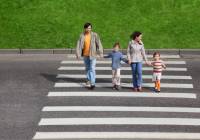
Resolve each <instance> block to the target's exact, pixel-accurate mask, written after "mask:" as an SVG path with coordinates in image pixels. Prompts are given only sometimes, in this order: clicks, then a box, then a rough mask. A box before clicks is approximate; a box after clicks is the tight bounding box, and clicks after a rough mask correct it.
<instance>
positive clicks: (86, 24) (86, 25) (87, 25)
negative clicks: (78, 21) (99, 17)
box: [84, 22, 92, 29]
mask: <svg viewBox="0 0 200 140" xmlns="http://www.w3.org/2000/svg"><path fill="white" fill-rule="evenodd" d="M89 26H91V27H92V24H91V23H89V22H87V23H85V24H84V29H86V28H88V27H89Z"/></svg>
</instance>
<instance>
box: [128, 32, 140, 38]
mask: <svg viewBox="0 0 200 140" xmlns="http://www.w3.org/2000/svg"><path fill="white" fill-rule="evenodd" d="M141 34H142V33H141V32H139V31H135V32H133V33H132V34H131V36H130V37H131V39H135V38H136V37H138V36H140V35H141Z"/></svg>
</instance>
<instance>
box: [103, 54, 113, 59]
mask: <svg viewBox="0 0 200 140" xmlns="http://www.w3.org/2000/svg"><path fill="white" fill-rule="evenodd" d="M111 57H112V54H111V53H109V54H108V55H105V56H104V58H111Z"/></svg>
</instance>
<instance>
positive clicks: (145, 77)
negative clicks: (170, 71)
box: [56, 74, 192, 80]
mask: <svg viewBox="0 0 200 140" xmlns="http://www.w3.org/2000/svg"><path fill="white" fill-rule="evenodd" d="M120 77H121V78H128V79H132V75H121V76H120ZM56 78H86V75H83V74H76V75H72V74H58V75H57V76H56ZM96 78H103V79H106V78H110V79H111V78H112V75H100V74H98V75H96ZM142 78H143V79H152V75H142ZM162 79H185V80H189V79H192V77H191V76H176V75H162Z"/></svg>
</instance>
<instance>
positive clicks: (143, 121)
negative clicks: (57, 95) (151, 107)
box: [39, 117, 200, 126]
mask: <svg viewBox="0 0 200 140" xmlns="http://www.w3.org/2000/svg"><path fill="white" fill-rule="evenodd" d="M39 125H57V126H58V125H193V126H200V119H193V118H134V117H126V118H42V119H41V120H40V122H39Z"/></svg>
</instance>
